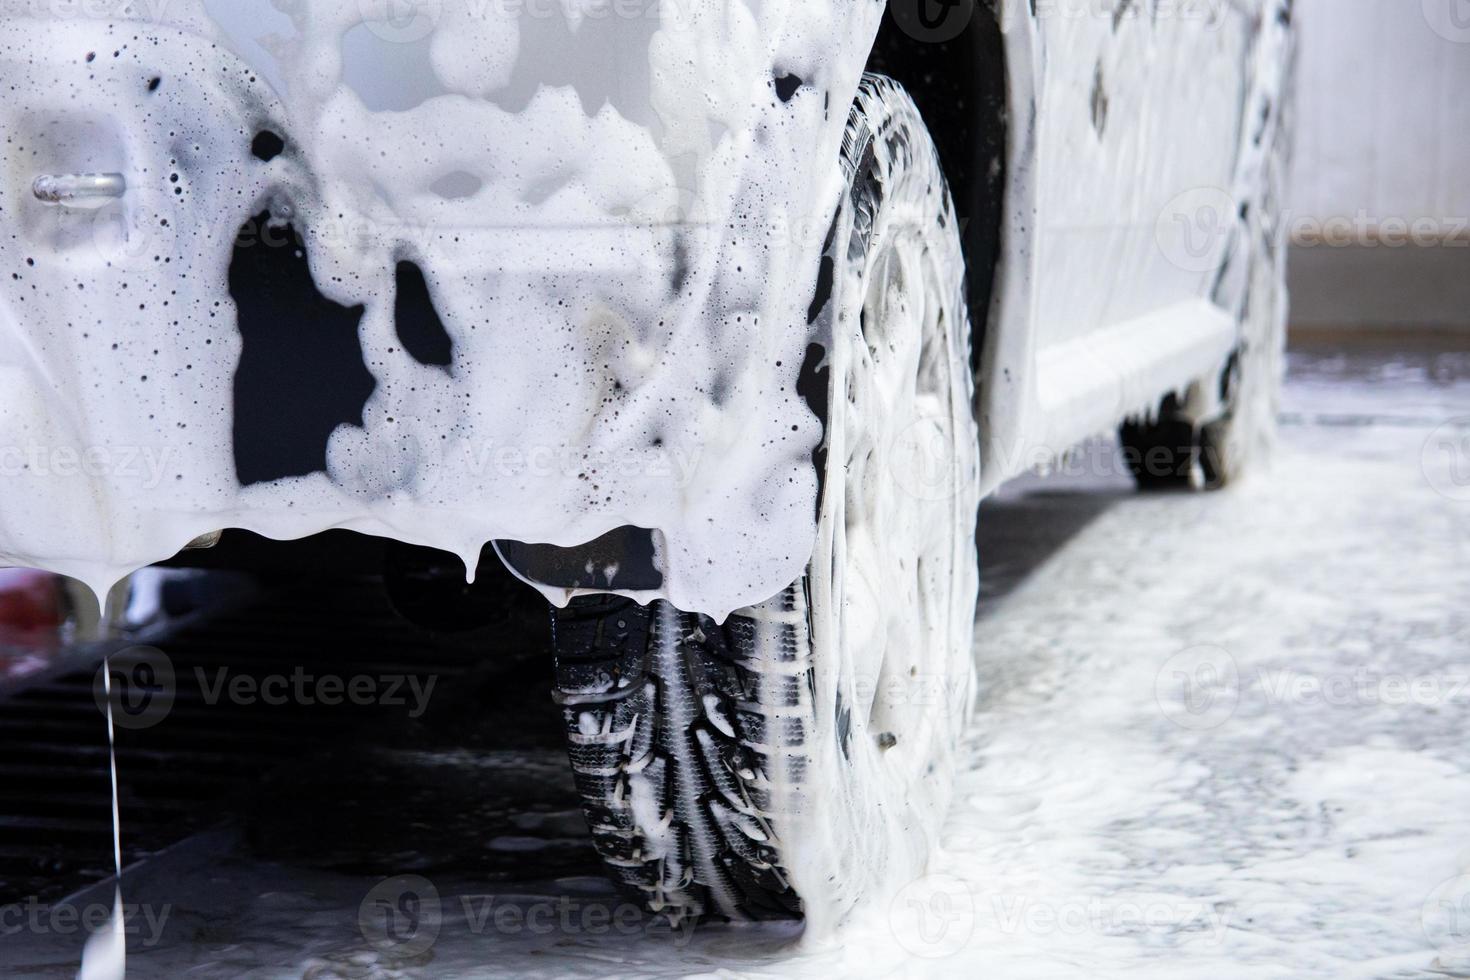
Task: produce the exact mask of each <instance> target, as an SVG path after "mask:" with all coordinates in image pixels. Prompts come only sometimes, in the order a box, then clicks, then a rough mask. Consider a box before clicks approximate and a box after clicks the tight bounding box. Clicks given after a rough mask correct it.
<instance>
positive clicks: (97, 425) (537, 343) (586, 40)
mask: <svg viewBox="0 0 1470 980" xmlns="http://www.w3.org/2000/svg"><path fill="white" fill-rule="evenodd" d="M12 6H14V7H15V8H16V13H15V15H14V16H9V15H8V12H9V8H10V7H12ZM155 6H156V7H158V8H159V9H158V10H157V11H156V12H155V11H151V10H150V11H149V13H148V14H147V15H145V14H142V13H138V14H130V13H128V12H126V11H122V12H119V13H118V14H117V17H116V19H115V20H112V21H107V22H104V21H101V20H97V19H92V18H77V17H66V16H64V15H61V14H57V15H54V16H51V15H45V14H41V15H39V16H37V15H34V13H35V10H36V9H38V8H36V6H35V5H33V4H20V3H14V4H13V3H12V2H11V0H0V12H5V13H7V16H4V17H3V18H0V75H3V76H4V77H5V78H6V80H7V82H8V83H10V84H11V85H12V88H11V89H9V90H8V98H7V100H6V103H5V105H3V106H0V127H3V128H4V129H5V131H6V133H7V136H8V137H10V139H9V140H8V142H7V143H6V144H5V145H3V146H0V231H3V234H0V452H5V453H8V455H6V456H5V457H4V458H3V459H0V464H4V465H3V466H0V500H3V501H4V502H5V503H4V506H3V508H0V563H10V564H16V565H24V566H32V567H43V568H47V569H49V570H52V571H56V572H59V573H62V574H66V575H70V576H72V577H74V578H77V579H80V580H82V581H85V582H87V583H88V584H89V585H91V586H92V587H93V588H94V590H96V591H97V592H99V593H102V594H105V592H106V590H107V587H108V586H110V585H111V584H112V583H113V582H115V581H117V580H118V579H119V578H121V577H122V576H124V575H126V574H128V573H129V572H132V571H134V570H136V569H138V568H140V567H143V566H145V565H149V564H152V563H154V562H157V561H161V560H164V559H166V558H168V557H171V556H172V555H173V554H175V553H176V552H177V551H178V550H179V549H180V548H182V547H184V546H185V545H186V544H187V543H188V542H190V541H192V540H194V539H196V538H198V537H200V536H201V535H205V534H209V533H212V532H214V531H218V530H220V529H221V528H243V529H246V530H250V531H255V532H257V533H259V534H262V535H264V536H266V537H270V538H276V539H294V538H299V537H303V536H306V535H310V534H314V533H317V532H319V531H322V530H325V529H327V528H337V527H340V528H347V529H351V530H356V531H361V532H364V533H368V534H375V535H380V536H384V537H390V538H394V539H397V540H400V541H404V542H407V543H410V544H417V545H427V546H431V547H435V548H439V549H441V550H444V551H448V552H451V553H453V554H457V555H460V556H462V557H464V558H465V559H466V563H467V565H470V566H473V564H474V562H475V561H476V559H477V558H478V556H479V554H480V553H481V550H482V548H483V546H484V545H485V543H486V542H487V541H493V540H501V539H511V540H519V541H529V542H539V543H547V544H555V545H562V546H572V545H579V544H583V543H585V542H587V541H591V540H594V539H596V538H598V537H600V536H602V535H603V534H605V533H607V532H608V531H610V530H613V529H615V528H618V527H624V526H637V527H644V528H650V529H653V530H656V531H658V532H659V533H660V534H661V536H662V540H663V541H664V542H665V543H666V545H667V546H666V547H665V548H663V549H662V550H661V553H660V557H661V560H662V561H663V563H664V567H663V569H662V571H663V573H664V587H663V589H662V590H661V594H662V596H663V597H664V598H667V599H669V600H670V601H672V602H673V603H674V604H675V605H676V606H678V607H679V608H681V609H686V610H692V611H698V612H702V613H706V614H709V615H711V616H715V617H716V618H723V617H724V616H725V615H727V614H728V613H729V612H730V611H731V610H733V609H736V608H741V607H743V606H747V605H751V604H753V603H756V602H761V601H764V600H765V599H768V598H769V597H770V596H772V595H775V594H777V593H778V592H780V591H781V589H783V588H785V587H786V586H787V585H789V584H790V583H791V582H792V581H794V580H795V579H797V578H798V577H799V576H800V575H801V573H802V570H803V569H804V567H805V565H806V563H807V560H808V559H809V558H810V555H811V552H812V546H813V543H814V539H815V528H814V525H813V521H812V514H813V513H814V510H815V501H816V494H817V485H816V477H815V474H814V472H813V470H812V466H811V454H812V451H813V449H814V448H815V447H816V445H817V444H818V443H819V442H820V440H821V435H822V431H821V429H822V427H821V424H820V421H819V420H818V419H817V417H816V416H815V414H813V413H812V412H811V411H810V410H809V409H808V407H807V406H806V405H805V404H804V403H803V401H802V399H801V397H800V395H799V394H798V392H797V384H798V380H799V378H798V376H799V373H800V369H801V365H802V363H803V361H804V357H805V353H806V351H807V349H808V347H809V346H810V345H811V344H812V343H821V342H822V338H820V337H817V336H815V330H814V328H813V327H812V326H811V324H810V322H809V316H808V310H809V308H810V306H811V303H812V297H813V295H814V293H815V291H816V282H817V276H818V271H819V265H820V256H821V250H822V245H823V241H824V238H825V234H826V231H827V229H828V227H829V225H830V221H831V215H832V213H833V211H834V210H835V207H836V203H837V200H838V198H839V195H840V191H841V174H840V173H839V171H838V166H837V161H838V157H839V149H840V141H841V136H842V127H843V125H844V123H845V121H846V112H845V111H844V110H845V106H846V105H847V104H848V103H849V102H850V100H851V98H852V95H853V93H854V92H855V91H856V90H857V84H858V79H859V75H860V73H861V71H862V67H863V63H864V58H865V55H866V52H867V49H868V48H869V46H870V44H871V40H872V37H873V36H874V34H875V33H876V30H877V25H878V20H879V18H880V16H881V14H882V5H881V4H877V3H871V2H862V3H856V2H853V3H828V2H823V3H813V2H809V0H688V2H684V3H679V4H666V3H665V4H657V5H654V4H652V3H650V4H649V6H648V8H647V9H641V10H640V15H639V16H638V17H634V18H630V17H627V16H623V15H618V14H609V15H607V16H606V17H603V18H601V19H600V20H599V23H598V24H597V25H596V26H597V28H598V31H597V32H595V33H596V36H595V37H593V36H591V35H589V34H588V32H587V30H585V29H579V28H580V27H581V26H582V25H581V24H580V22H579V21H578V20H577V18H576V17H573V18H571V20H570V21H569V22H568V23H567V24H565V25H564V26H559V25H558V24H557V23H555V18H556V17H559V16H560V15H559V14H557V15H554V16H553V17H552V18H551V19H550V20H548V19H545V18H532V17H521V18H518V19H511V20H506V19H505V18H501V17H498V16H496V17H492V18H490V19H486V20H476V21H473V22H472V23H468V24H466V23H465V22H464V20H465V17H464V15H463V12H462V11H458V9H457V8H456V10H454V11H450V10H449V7H448V5H445V8H444V9H445V10H446V11H448V12H447V13H445V14H443V15H439V16H436V15H434V13H433V12H434V10H436V9H438V7H439V5H437V4H426V5H422V11H426V13H423V14H422V16H419V17H416V18H415V19H414V21H413V22H412V23H396V24H395V23H388V22H383V21H381V20H379V21H374V20H372V19H371V18H369V17H367V16H365V13H364V10H365V8H366V7H371V6H373V5H370V4H367V5H365V4H360V3H355V2H352V0H310V2H305V3H297V4H291V5H289V6H290V10H289V12H287V13H285V14H283V15H282V16H276V15H274V14H272V15H271V16H270V17H269V18H268V19H267V20H261V19H260V18H258V17H256V16H255V15H254V14H252V15H251V16H249V17H245V16H243V15H236V14H230V15H228V16H227V15H226V7H228V6H231V5H226V4H222V3H217V2H206V0H176V2H174V3H170V4H165V5H149V4H135V5H132V7H131V8H129V9H132V8H153V7H155ZM282 6H284V5H282ZM491 6H492V7H493V6H494V5H491ZM22 7H24V8H26V9H25V10H22V9H20V8H22ZM27 13H30V14H33V15H32V16H27V15H26V14H27ZM585 16H587V17H590V16H591V15H590V14H586V15H585ZM467 38H468V39H470V40H466V39H467ZM487 38H488V39H490V40H493V42H494V43H493V45H492V44H490V43H489V40H487ZM471 41H473V42H474V43H471ZM482 42H483V43H482ZM579 45H580V47H578V46H579ZM583 48H585V49H586V50H585V51H583V50H582V49H583ZM354 59H356V60H354ZM430 74H431V75H432V76H433V77H432V79H430V80H431V81H432V84H428V83H425V82H424V79H425V78H428V77H429V75H430ZM787 76H795V77H799V78H800V79H801V80H802V84H801V86H800V87H799V88H798V90H797V91H796V92H795V93H794V95H792V96H791V97H790V98H789V99H784V100H783V99H781V98H778V95H777V92H776V79H777V78H781V77H787ZM365 79H367V80H365ZM415 80H417V82H415ZM411 82H412V83H414V84H417V85H418V87H417V88H414V89H412V91H413V92H415V93H417V94H416V95H415V98H419V97H420V96H421V97H422V99H421V101H420V102H418V104H408V103H409V102H412V101H413V100H405V99H402V98H399V99H398V100H397V101H393V100H392V99H389V100H388V101H387V102H386V103H385V102H384V99H385V98H387V97H386V96H385V95H384V91H385V90H387V91H390V92H391V93H396V94H397V95H398V96H401V95H402V91H407V89H405V88H404V86H406V85H408V84H409V83H411ZM400 83H402V84H400ZM400 89H401V90H402V91H400ZM380 104H382V105H392V106H394V107H395V108H394V109H393V110H391V111H390V110H389V109H386V108H382V107H381V105H380ZM264 131H268V132H270V133H273V134H275V135H276V136H277V137H278V138H279V140H280V141H281V142H282V143H283V146H284V149H283V150H282V151H280V152H278V153H277V154H275V155H272V156H271V157H270V158H269V159H266V158H264V157H262V156H257V154H256V153H254V152H252V140H253V139H254V138H255V137H256V136H257V135H258V134H260V133H262V132H264ZM88 173H99V174H116V175H118V176H119V177H120V178H121V180H120V181H118V182H115V184H113V183H110V184H109V185H108V186H109V187H115V188H116V189H122V194H121V196H120V197H118V198H116V199H111V200H109V201H108V202H107V204H106V205H105V206H104V207H102V208H100V209H95V210H86V211H83V210H81V209H78V208H74V207H66V206H64V205H61V204H56V203H47V202H45V201H42V200H38V199H37V198H36V196H35V193H34V181H35V179H36V178H37V177H38V176H47V175H49V176H52V177H60V178H65V177H67V176H68V175H75V174H88ZM450 177H454V178H456V179H457V180H459V181H460V183H461V185H462V186H464V187H472V188H474V190H473V191H471V192H469V193H468V194H466V195H450V196H446V195H445V194H443V193H441V192H440V191H436V189H435V188H436V187H441V188H442V186H443V185H442V183H441V181H443V180H445V179H447V178H450ZM266 212H269V213H270V214H271V215H272V220H271V221H270V222H267V226H266V227H256V224H257V222H256V219H257V218H258V217H259V216H260V215H262V214H264V213H266ZM288 222H289V224H290V227H291V228H292V229H293V230H294V232H295V233H296V234H297V235H298V236H299V238H300V241H299V251H298V252H297V257H298V260H300V261H304V262H305V263H306V264H307V265H308V266H309V271H310V276H311V280H312V284H313V285H314V287H315V288H316V290H317V291H318V292H319V293H320V294H321V295H322V297H323V299H324V301H327V302H330V303H334V304H337V305H338V306H340V307H345V308H346V309H347V310H360V319H359V320H358V325H357V327H356V337H355V347H356V349H351V348H352V347H353V346H354V345H353V344H351V343H349V344H348V345H347V346H348V348H349V353H350V354H351V358H350V360H352V361H353V362H354V363H345V362H342V359H343V356H344V355H343V354H342V352H340V351H336V350H335V348H334V349H333V350H331V351H329V352H328V355H329V356H331V357H333V358H336V359H337V360H336V361H333V362H332V363H326V364H318V363H317V362H316V360H315V359H313V360H311V361H310V362H308V361H307V360H306V359H304V358H298V359H294V363H293V358H292V357H291V355H290V350H291V349H294V348H291V347H290V344H291V343H292V338H294V337H296V336H306V334H307V333H308V332H309V331H311V330H312V329H321V330H325V329H327V327H326V326H324V325H323V324H322V323H320V322H317V321H314V320H312V319H311V318H310V317H309V316H303V318H302V321H301V322H299V323H294V324H276V326H275V327H272V328H270V329H279V330H280V331H281V333H282V334H283V335H284V336H285V337H286V340H284V341H276V340H273V339H271V338H269V337H260V336H259V335H253V334H252V335H247V334H248V331H242V330H241V329H240V324H241V321H242V320H246V319H247V318H246V317H244V316H242V315H241V313H240V311H239V308H238V305H237V304H238V300H237V297H236V296H235V294H234V293H233V292H232V288H231V287H232V281H233V280H232V270H233V266H234V263H235V260H236V258H238V252H239V249H237V245H238V243H239V241H241V240H242V239H240V238H238V237H237V236H238V235H239V233H240V230H241V228H242V226H246V225H249V226H250V232H251V243H252V247H253V248H255V250H256V251H255V252H254V253H253V254H254V255H256V256H259V255H261V254H263V252H264V250H266V249H269V248H271V247H272V246H271V244H270V241H271V240H272V239H273V238H274V239H276V240H277V244H278V245H279V244H280V242H281V241H282V240H283V236H282V232H283V231H284V228H285V225H286V224H287V223H288ZM291 247H292V248H293V249H295V248H296V247H297V245H296V244H295V243H293V244H292V246H291ZM280 251H284V250H283V249H278V252H280ZM402 261H411V262H413V263H414V264H416V265H418V266H419V267H420V268H421V269H422V270H423V276H424V279H425V283H426V286H427V289H428V293H429V295H430V299H431V301H432V303H433V306H434V308H435V311H436V313H437V314H438V316H439V319H440V320H441V321H442V326H443V330H444V332H445V334H446V335H447V336H448V339H449V341H450V343H451V347H452V351H453V355H452V363H451V364H450V365H449V366H447V367H446V366H444V365H440V364H425V363H421V362H419V361H418V360H417V359H416V358H415V357H414V356H413V355H412V354H411V353H410V352H409V351H408V350H406V349H405V345H404V344H403V343H402V342H401V340H400V338H399V336H398V333H397V324H396V322H395V301H396V298H397V289H396V285H395V275H394V270H395V269H396V268H397V267H398V265H399V263H400V262H402ZM234 271H236V272H238V270H234ZM242 288H245V289H246V290H247V291H249V290H254V289H255V287H254V286H247V287H242ZM251 322H254V321H247V324H246V325H247V326H249V325H250V323H251ZM273 336H274V335H273ZM278 342H279V343H284V344H286V345H287V348H288V349H286V350H275V349H274V348H272V347H271V344H273V343H278ZM252 345H256V346H255V348H254V349H252ZM324 356H327V355H324ZM250 357H253V358H256V359H257V360H258V359H261V358H264V359H265V362H267V363H270V364H276V365H280V366H281V370H279V371H278V372H277V373H276V374H275V375H273V382H272V383H273V384H275V385H276V387H277V389H278V391H275V392H273V394H278V395H279V396H280V397H274V398H272V399H268V400H267V399H261V403H252V402H250V401H248V400H247V401H244V402H241V401H240V400H239V399H240V398H241V397H242V396H241V395H240V393H239V390H238V389H237V388H236V383H237V380H238V378H239V376H240V371H239V370H238V369H240V366H241V365H242V364H243V363H244V358H250ZM292 367H296V368H299V369H300V370H298V371H296V372H294V373H293V371H292V370H290V369H291V368H292ZM364 371H366V373H367V374H370V375H371V376H372V377H371V381H372V385H371V388H370V391H371V394H370V395H367V396H365V397H366V401H365V402H362V403H361V405H360V406H358V405H356V404H354V405H353V406H351V408H352V410H351V411H346V410H343V411H337V410H336V409H331V410H329V413H328V414H325V415H324V417H323V418H322V419H321V420H320V424H321V426H322V427H324V431H322V432H318V431H317V429H316V427H314V426H307V425H305V424H304V421H303V419H302V417H301V415H302V413H297V412H294V411H293V408H292V405H293V404H294V403H293V402H292V401H291V399H292V398H293V397H296V396H297V395H298V394H299V390H300V389H309V388H313V387H314V386H331V385H333V384H339V385H340V384H345V382H343V379H344V378H348V377H356V378H362V377H363V372H364ZM267 373H269V372H267ZM303 375H304V376H305V378H306V379H307V380H302V377H303ZM359 408H360V411H359ZM272 412H275V413H277V416H279V421H278V426H279V428H280V429H281V430H282V431H283V432H287V433H291V434H299V433H307V432H309V433H310V434H311V435H310V439H311V441H310V442H309V443H308V444H307V448H308V449H309V450H310V451H311V452H310V459H308V460H306V462H308V463H311V462H314V461H316V460H320V462H319V463H316V468H312V467H311V466H305V465H300V462H299V461H292V462H289V463H286V464H282V468H281V472H283V473H285V472H289V474H290V475H280V476H277V477H275V478H270V479H259V480H257V479H254V478H252V477H250V476H249V474H247V475H246V478H245V479H244V480H243V481H242V477H241V471H240V468H239V461H238V459H237V456H236V452H235V446H236V442H235V440H236V437H237V436H238V426H237V425H236V420H237V418H238V417H249V418H251V419H253V420H256V421H257V422H259V421H260V420H261V419H265V418H271V417H274V416H271V413H272ZM262 424H264V423H262ZM271 424H277V423H271ZM269 441H270V440H269V439H268V440H267V442H269ZM278 441H281V442H284V441H287V440H286V438H285V436H282V437H281V439H280V440H278ZM33 448H34V449H35V450H36V452H34V453H32V452H31V450H32V449H33ZM12 449H14V450H17V451H18V452H19V455H17V454H16V452H11V451H10V450H12ZM274 472H275V471H274V470H273V471H272V473H274ZM552 598H553V600H554V599H555V597H552ZM645 598H647V597H645Z"/></svg>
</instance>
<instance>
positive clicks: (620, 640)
mask: <svg viewBox="0 0 1470 980" xmlns="http://www.w3.org/2000/svg"><path fill="white" fill-rule="evenodd" d="M842 163H843V167H844V170H845V173H846V174H847V176H848V182H849V187H848V191H849V192H848V193H847V194H845V195H844V196H843V201H842V204H841V206H840V208H839V211H838V215H837V218H836V224H835V227H834V234H833V235H832V238H831V244H830V245H829V252H828V256H827V258H828V259H829V260H831V261H832V262H833V263H834V267H835V269H836V270H837V274H836V278H835V282H834V287H833V291H832V296H831V299H830V300H829V301H828V303H827V307H826V309H825V310H824V312H823V314H822V316H823V322H825V323H826V324H827V328H828V330H829V331H830V344H829V345H828V348H827V351H826V361H825V365H824V366H825V369H826V371H825V375H824V377H825V379H826V382H827V385H828V389H827V405H828V406H829V410H828V416H829V417H828V418H827V420H826V423H827V424H826V435H825V440H824V444H823V447H822V449H823V451H822V453H821V454H819V456H818V458H819V460H820V461H821V464H820V465H822V466H823V468H824V473H823V476H824V483H823V488H824V489H823V493H822V499H821V507H820V516H819V524H818V544H817V547H816V551H815V553H814V555H813V557H812V561H811V564H810V565H809V567H808V570H807V573H806V574H805V576H804V577H803V578H802V579H801V581H799V582H796V583H795V584H793V585H792V586H790V587H789V588H787V589H786V590H785V591H784V592H782V593H781V594H780V595H779V596H777V597H775V598H773V599H771V600H770V601H768V602H765V603H762V604H760V605H759V606H755V607H753V608H749V609H745V610H741V611H739V612H737V613H736V614H734V615H733V616H731V617H730V619H729V620H728V621H726V622H725V623H723V624H717V623H715V622H714V621H713V620H711V619H709V618H708V617H705V616H699V615H694V614H690V613H685V612H681V611H679V610H676V609H674V608H673V607H671V606H670V605H668V604H667V603H664V602H655V603H653V604H651V605H650V606H647V607H640V606H638V605H637V604H635V603H633V602H631V601H629V600H626V599H622V598H617V597H608V596H599V597H590V598H583V599H579V600H577V601H575V602H573V603H572V605H571V606H570V607H569V608H567V609H566V610H563V611H560V612H558V613H557V614H556V619H555V628H556V650H557V692H556V696H557V698H558V700H559V701H560V703H561V705H562V707H563V711H564V714H565V719H566V726H567V737H568V742H569V749H570V755H571V761H572V766H573V769H574V772H575V775H576V782H577V787H578V789H579V791H580V793H581V795H582V797H583V802H584V807H585V811H586V815H587V819H588V823H589V824H590V826H591V830H592V835H593V839H594V841H595V842H596V845H597V847H598V850H599V851H600V852H601V854H602V856H603V858H604V860H605V861H606V863H607V866H608V867H609V869H610V871H611V873H612V874H613V876H614V877H615V878H616V879H617V880H619V881H620V882H621V883H622V884H623V885H624V886H626V888H627V889H629V890H630V891H632V892H633V893H635V894H637V895H638V896H639V897H640V898H641V899H642V901H643V902H644V903H645V904H646V906H647V907H648V908H650V909H651V910H653V911H654V912H656V913H659V914H661V915H664V916H667V917H668V918H670V919H671V920H674V921H676V922H677V921H680V920H683V919H687V918H691V917H700V916H706V915H720V916H726V917H730V918H738V919H762V918H792V917H797V916H805V917H806V918H807V919H808V921H809V922H811V921H830V920H834V919H836V918H838V917H840V916H841V915H843V914H844V913H845V912H846V911H847V910H848V909H849V908H851V907H852V906H853V905H854V904H855V903H856V902H857V901H858V900H859V898H860V897H861V896H862V895H863V894H864V893H865V892H868V891H870V890H871V889H873V888H874V886H875V885H877V884H878V883H879V882H882V881H885V880H899V881H906V880H908V877H909V876H912V875H917V874H919V873H922V869H923V864H924V861H925V859H926V857H927V854H928V852H929V848H930V843H931V841H932V839H933V837H934V835H935V833H936V832H937V828H938V824H939V820H940V818H941V816H942V814H943V812H944V808H945V804H946V803H947V801H948V798H949V790H950V780H951V769H952V757H953V753H954V746H955V743H956V741H957V738H958V735H959V732H960V729H961V726H962V723H963V720H964V718H965V715H966V713H967V710H968V707H969V704H970V699H971V689H972V671H973V668H972V665H971V659H970V640H971V632H972V627H973V615H974V607H975V599H976V592H977V588H978V574H977V569H976V564H975V552H974V526H975V516H976V507H977V504H978V493H977V491H978V483H979V451H978V440H977V436H976V430H975V425H974V422H973V417H972V411H971V403H972V378H971V377H970V374H969V367H968V365H969V363H970V359H969V320H968V317H967V314H966V310H965V302H964V285H965V279H964V263H963V259H962V255H961V251H960V243H959V238H958V235H957V232H956V222H955V219H954V212H953V207H952V205H951V203H950V199H949V193H948V190H947V188H946V185H945V183H944V178H943V176H942V174H941V171H940V168H939V163H938V159H937V157H936V155H935V152H934V149H933V145H932V143H931V142H930V140H929V136H928V133H927V132H926V130H925V129H924V125H923V122H922V121H921V119H920V118H919V115H918V111H917V109H916V108H915V107H914V105H913V103H912V101H910V99H909V98H908V96H907V95H906V94H905V93H904V92H903V91H902V90H901V89H900V88H898V87H897V86H896V85H894V84H893V83H891V82H889V81H887V80H885V79H882V78H879V77H876V76H871V75H870V76H868V77H867V78H866V79H865V80H864V83H863V86H862V89H861V92H860V94H859V96H858V99H857V101H856V104H855V105H854V107H853V110H852V114H851V118H850V121H849V124H848V129H847V133H846V138H845V140H844V145H843V160H842Z"/></svg>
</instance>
